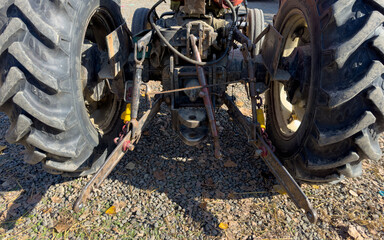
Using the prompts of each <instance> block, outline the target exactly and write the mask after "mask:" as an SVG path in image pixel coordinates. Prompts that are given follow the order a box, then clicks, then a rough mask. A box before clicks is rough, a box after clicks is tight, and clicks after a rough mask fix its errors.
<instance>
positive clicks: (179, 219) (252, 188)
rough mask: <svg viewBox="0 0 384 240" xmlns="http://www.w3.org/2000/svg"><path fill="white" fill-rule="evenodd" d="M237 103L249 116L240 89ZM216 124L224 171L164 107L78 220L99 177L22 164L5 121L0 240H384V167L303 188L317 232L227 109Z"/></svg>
mask: <svg viewBox="0 0 384 240" xmlns="http://www.w3.org/2000/svg"><path fill="white" fill-rule="evenodd" d="M132 2H136V1H123V13H124V14H125V15H126V16H127V14H129V12H131V11H132V9H133V8H135V4H137V3H132ZM152 2H153V1H147V2H145V4H148V5H150V4H149V3H152ZM130 4H133V5H130ZM268 4H269V3H268ZM271 4H272V3H271ZM274 4H275V5H276V3H274ZM156 87H159V86H158V84H156V83H153V88H156ZM229 93H230V94H231V93H232V88H230V91H229ZM234 94H235V95H236V96H237V99H239V100H238V101H237V104H238V106H239V107H241V109H242V110H243V112H244V113H249V110H248V109H249V102H248V101H247V99H246V97H245V95H244V92H243V87H242V86H241V85H235V87H234ZM217 118H218V120H219V121H220V125H221V128H220V137H221V145H222V148H223V149H224V156H225V157H224V159H223V160H222V161H218V160H215V159H214V158H213V149H212V142H211V141H210V139H207V140H206V141H204V142H203V143H202V144H200V145H199V146H198V147H189V146H186V145H184V144H183V143H182V142H181V141H180V140H179V139H178V137H177V135H176V134H175V133H174V132H173V131H172V130H171V129H170V114H169V112H168V110H167V109H166V107H165V106H163V107H162V110H161V112H160V113H159V114H158V115H157V118H156V119H154V121H153V124H152V125H151V127H150V129H149V130H148V131H146V132H145V134H144V136H143V137H142V139H141V141H140V143H139V144H138V145H137V147H136V149H135V151H134V152H132V153H129V154H128V155H127V156H125V157H124V159H123V160H122V161H121V162H120V163H119V165H118V166H117V167H116V168H115V170H114V171H113V172H112V174H111V175H110V176H109V177H108V178H107V179H106V181H105V182H104V184H103V185H102V186H101V188H100V189H98V190H97V191H95V192H94V193H92V196H91V198H90V199H91V200H90V201H88V203H87V206H86V208H85V210H83V211H82V212H81V213H74V212H73V211H72V210H71V209H72V204H73V202H74V201H75V199H76V197H77V196H78V194H79V192H80V190H81V188H82V187H83V186H84V185H85V184H86V183H87V181H89V179H90V177H83V178H77V179H75V178H63V177H61V176H54V175H50V174H48V173H45V172H44V171H43V170H42V168H41V166H40V165H36V166H30V165H27V164H25V163H23V160H22V159H23V156H22V151H23V147H21V146H18V145H9V144H8V143H7V142H6V141H5V137H4V136H5V132H6V130H7V128H8V126H9V122H8V118H7V117H6V116H5V115H4V114H2V113H1V114H0V146H6V149H4V150H2V151H0V152H1V153H0V224H1V225H0V239H32V238H34V239H36V238H37V239H46V238H47V239H48V238H49V239H52V238H55V239H56V238H59V239H60V238H64V239H67V238H68V239H88V238H93V239H94V238H103V239H104V238H108V239H121V238H126V239H131V238H133V239H223V238H226V239H259V238H263V239H264V238H281V239H348V238H349V239H382V238H384V229H383V226H384V196H381V195H380V194H379V191H381V190H384V177H383V176H384V167H383V166H384V164H383V163H384V160H383V159H381V160H379V161H378V162H372V161H369V160H366V161H365V162H364V164H363V167H364V175H363V177H360V178H356V179H347V180H343V181H342V182H341V183H339V184H337V185H307V184H303V185H302V188H303V191H304V192H305V193H306V194H307V195H308V197H309V199H310V200H311V201H312V203H313V205H314V206H315V208H317V210H318V212H319V222H318V224H317V225H312V224H310V223H309V222H308V220H307V219H306V217H305V216H304V214H302V213H301V212H300V211H299V210H297V208H296V207H295V205H294V204H293V203H292V201H291V200H290V199H289V197H287V195H286V194H281V193H279V192H276V191H275V190H276V185H277V184H278V183H277V182H276V180H275V178H274V177H273V176H272V175H271V173H270V172H269V171H268V168H267V167H266V166H265V164H264V163H263V162H262V160H260V159H254V158H253V157H252V151H253V150H252V148H251V147H250V146H249V145H248V144H247V140H246V137H245V136H244V135H243V134H242V133H241V131H240V129H239V128H238V127H237V126H236V125H234V123H233V122H231V121H230V120H229V118H228V116H227V114H226V112H225V109H220V110H218V112H217ZM380 143H381V147H382V148H384V140H383V139H380ZM220 224H221V225H220ZM219 225H220V226H221V227H223V226H224V228H225V226H226V225H227V226H228V228H227V229H221V228H220V227H219Z"/></svg>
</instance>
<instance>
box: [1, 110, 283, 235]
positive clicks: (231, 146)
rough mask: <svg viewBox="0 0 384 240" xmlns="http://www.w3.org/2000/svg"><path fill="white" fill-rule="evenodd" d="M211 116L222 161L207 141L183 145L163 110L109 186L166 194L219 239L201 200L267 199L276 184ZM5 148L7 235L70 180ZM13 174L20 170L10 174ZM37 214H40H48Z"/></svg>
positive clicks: (226, 124)
mask: <svg viewBox="0 0 384 240" xmlns="http://www.w3.org/2000/svg"><path fill="white" fill-rule="evenodd" d="M216 116H217V119H219V120H220V123H221V129H222V130H221V132H220V143H221V147H222V152H223V154H224V158H223V159H222V160H217V159H215V158H214V157H213V155H214V154H213V147H212V140H211V138H210V137H208V138H207V139H206V140H204V141H203V142H202V143H201V144H200V145H199V146H198V147H190V146H186V145H185V144H184V143H182V141H181V140H180V139H179V138H178V136H177V134H176V133H175V132H173V130H172V129H171V126H170V116H169V113H168V111H167V110H166V107H165V106H164V105H163V106H162V110H161V112H160V113H159V114H158V115H157V116H156V117H155V118H154V119H153V120H152V123H151V125H150V127H149V129H148V130H147V131H146V132H145V134H143V136H142V138H141V140H140V142H139V143H138V144H137V146H136V149H135V150H134V151H133V152H130V153H128V154H127V155H126V156H125V157H124V158H123V159H122V161H121V162H120V163H119V164H118V166H117V167H116V168H115V169H114V171H113V172H112V173H111V175H110V176H109V177H108V178H109V179H110V180H111V181H112V182H113V181H115V180H117V181H119V182H121V183H124V184H126V185H130V186H133V187H135V188H138V189H142V190H150V191H152V190H156V191H157V192H158V193H165V194H166V196H167V197H168V198H169V199H170V200H171V201H172V202H173V203H175V204H176V205H177V206H179V207H176V208H175V209H174V211H179V212H180V214H183V215H187V216H190V217H191V218H192V220H193V221H195V222H196V223H198V225H199V226H200V227H201V230H202V231H203V233H204V234H205V235H208V236H221V234H222V232H221V230H220V229H219V228H218V226H219V223H220V222H219V219H217V217H216V216H215V215H214V213H211V212H209V211H208V210H207V209H204V208H202V207H201V205H200V204H201V202H202V201H203V200H204V199H211V200H216V199H217V200H220V199H224V200H225V199H244V198H268V197H272V196H273V195H275V194H274V193H273V191H272V186H273V185H274V184H276V180H275V178H274V176H273V175H272V174H271V173H270V172H269V170H268V168H267V167H266V165H265V164H264V162H263V161H262V160H261V159H255V158H254V157H253V148H252V147H251V146H250V145H249V144H248V143H247V139H246V136H245V135H244V134H243V133H242V132H241V130H240V128H239V127H237V126H236V124H234V123H233V122H231V121H229V120H228V119H229V117H228V114H227V113H226V111H224V110H223V109H220V110H219V111H218V112H217V113H216ZM0 144H1V145H5V144H7V143H5V140H4V139H3V138H1V139H0ZM7 146H8V148H7V149H6V150H5V151H4V155H2V156H0V160H1V161H0V194H2V195H4V193H10V192H13V191H14V192H15V195H14V196H11V197H14V199H15V200H13V201H11V203H9V204H8V206H4V205H3V206H1V208H0V217H1V218H0V224H1V225H0V227H2V228H4V229H5V230H10V229H13V228H14V227H15V225H16V223H17V222H18V221H19V220H20V219H21V218H22V217H25V216H28V214H29V213H30V212H31V211H32V210H33V209H35V208H36V206H37V204H38V203H39V202H40V201H41V199H42V198H43V196H44V195H46V193H47V191H48V189H49V188H50V187H51V186H53V189H52V188H51V189H49V191H54V192H55V195H56V194H60V193H59V192H60V190H59V188H60V184H63V183H64V184H65V183H66V182H69V181H72V180H74V178H64V177H61V176H55V175H51V174H48V173H46V172H44V171H43V170H42V169H41V167H40V166H30V165H27V164H25V163H24V162H23V161H22V158H23V155H22V153H21V148H20V146H15V145H7ZM228 161H230V162H228ZM130 162H133V163H134V164H135V168H134V169H132V170H130V169H128V168H127V165H128V163H130ZM226 162H227V164H226V166H225V164H224V163H226ZM228 163H230V164H228ZM228 165H229V166H228ZM14 168H21V169H25V170H20V169H19V170H17V171H12V169H14ZM82 181H84V182H86V181H88V180H86V179H83V180H82ZM101 188H103V186H102V187H101ZM77 191H78V192H77ZM77 191H74V195H76V196H75V197H77V194H78V193H80V189H78V190H77ZM72 194H73V193H72ZM62 196H63V198H69V199H67V201H69V202H70V204H72V203H73V202H74V200H75V198H70V197H68V194H64V195H62ZM0 197H3V196H1V195H0ZM71 199H73V200H71ZM126 199H127V201H130V196H126ZM8 200H9V199H8ZM107 200H108V199H107ZM40 205H41V204H40ZM88 207H89V206H88ZM42 208H44V206H43V207H42ZM4 209H6V210H4ZM181 209H182V210H181ZM40 210H41V211H42V212H44V211H46V210H47V209H39V211H40ZM1 211H2V212H1ZM5 211H6V212H5ZM53 211H56V210H53ZM132 216H133V217H134V215H132ZM162 217H165V216H162ZM149 218H151V217H150V214H149ZM155 218H156V217H155ZM153 219H154V218H153ZM153 219H152V220H153ZM148 221H151V219H149V220H148Z"/></svg>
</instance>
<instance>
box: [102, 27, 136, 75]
mask: <svg viewBox="0 0 384 240" xmlns="http://www.w3.org/2000/svg"><path fill="white" fill-rule="evenodd" d="M131 35H132V33H131V31H130V30H129V29H128V26H127V23H126V22H125V23H123V24H122V25H120V26H119V27H118V28H116V29H115V30H114V31H113V32H111V33H110V34H109V35H108V36H107V37H106V41H107V48H108V58H109V59H110V64H111V65H112V66H111V67H112V76H113V77H116V76H117V75H118V74H119V73H120V71H121V70H122V69H123V66H124V65H125V64H126V63H127V61H128V57H129V46H130V41H131V37H130V36H131Z"/></svg>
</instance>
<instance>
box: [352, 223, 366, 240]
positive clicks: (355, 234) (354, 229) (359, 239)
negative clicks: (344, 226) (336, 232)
mask: <svg viewBox="0 0 384 240" xmlns="http://www.w3.org/2000/svg"><path fill="white" fill-rule="evenodd" d="M348 234H349V236H351V237H352V238H353V239H358V240H363V238H362V237H361V235H360V233H359V232H358V231H357V230H356V228H355V227H354V226H352V225H349V226H348Z"/></svg>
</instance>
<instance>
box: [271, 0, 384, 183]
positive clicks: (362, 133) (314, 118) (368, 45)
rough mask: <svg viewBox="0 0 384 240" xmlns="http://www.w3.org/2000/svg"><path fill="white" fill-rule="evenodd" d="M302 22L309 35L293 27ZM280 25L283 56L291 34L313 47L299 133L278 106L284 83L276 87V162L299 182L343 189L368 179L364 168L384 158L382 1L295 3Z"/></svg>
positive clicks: (273, 137) (273, 130)
mask: <svg viewBox="0 0 384 240" xmlns="http://www.w3.org/2000/svg"><path fill="white" fill-rule="evenodd" d="M300 18H302V19H303V20H304V21H305V24H304V23H303V24H302V25H301V26H300V27H302V28H303V29H304V28H306V29H308V34H306V32H305V30H302V29H299V27H297V29H295V27H294V26H295V25H294V24H291V23H293V22H295V21H296V22H299V21H300ZM274 25H275V28H276V29H277V30H278V31H279V32H280V33H281V34H282V35H283V36H284V37H286V41H285V43H284V44H285V46H286V47H285V50H284V51H288V52H284V53H283V54H285V55H289V52H291V51H292V49H289V47H288V46H289V45H290V47H292V43H293V42H294V39H291V40H292V41H291V40H290V39H289V38H290V37H291V36H292V35H293V34H292V35H290V34H291V33H294V34H301V36H306V40H302V39H299V41H300V42H308V40H309V39H310V43H309V44H310V49H311V54H312V55H311V64H310V65H311V66H310V67H311V74H310V77H309V78H310V79H309V88H308V92H307V99H305V103H306V104H305V113H304V114H303V115H302V118H301V121H299V122H300V124H299V125H297V126H299V127H298V128H295V127H293V125H290V126H288V124H291V122H293V121H292V120H293V119H295V118H292V119H291V120H287V118H284V116H283V117H279V114H280V116H282V115H283V114H282V113H281V112H283V110H282V109H284V107H282V106H283V105H284V104H282V105H280V107H279V104H278V101H281V102H282V103H283V102H284V101H286V100H284V98H285V95H284V93H283V91H279V88H277V87H276V86H277V84H281V83H278V82H274V81H272V82H271V90H270V91H269V93H268V94H267V96H266V101H267V131H268V134H269V137H270V138H271V140H272V142H273V143H274V145H275V146H276V151H277V152H276V153H277V156H278V157H279V158H280V159H281V160H282V162H283V163H284V165H285V166H286V167H287V169H288V170H289V171H290V172H291V174H292V175H293V176H294V177H295V178H296V179H297V180H300V181H305V182H328V183H329V182H331V183H336V182H339V181H340V180H342V179H343V178H344V177H356V176H359V175H361V174H362V160H363V159H367V158H368V159H372V160H378V159H380V157H381V154H382V151H381V149H380V146H379V142H378V139H379V136H380V133H381V132H383V130H384V90H383V88H384V65H383V64H384V7H383V5H382V1H377V0H365V1H363V0H353V1H349V0H348V1H347V0H339V1H328V0H320V1H315V0H289V1H285V2H284V3H283V5H282V6H280V10H279V12H278V14H277V16H276V17H275V21H274ZM299 25H300V24H299ZM299 25H297V26H299ZM295 36H297V35H295ZM287 39H288V40H287ZM266 41H268V39H266ZM288 41H291V42H288ZM299 41H298V42H299ZM281 89H284V88H280V90H281ZM285 109H287V108H285ZM296 112H299V111H296ZM279 118H280V120H279ZM284 121H287V122H286V123H287V124H284ZM294 121H296V120H294ZM291 127H292V128H291Z"/></svg>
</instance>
